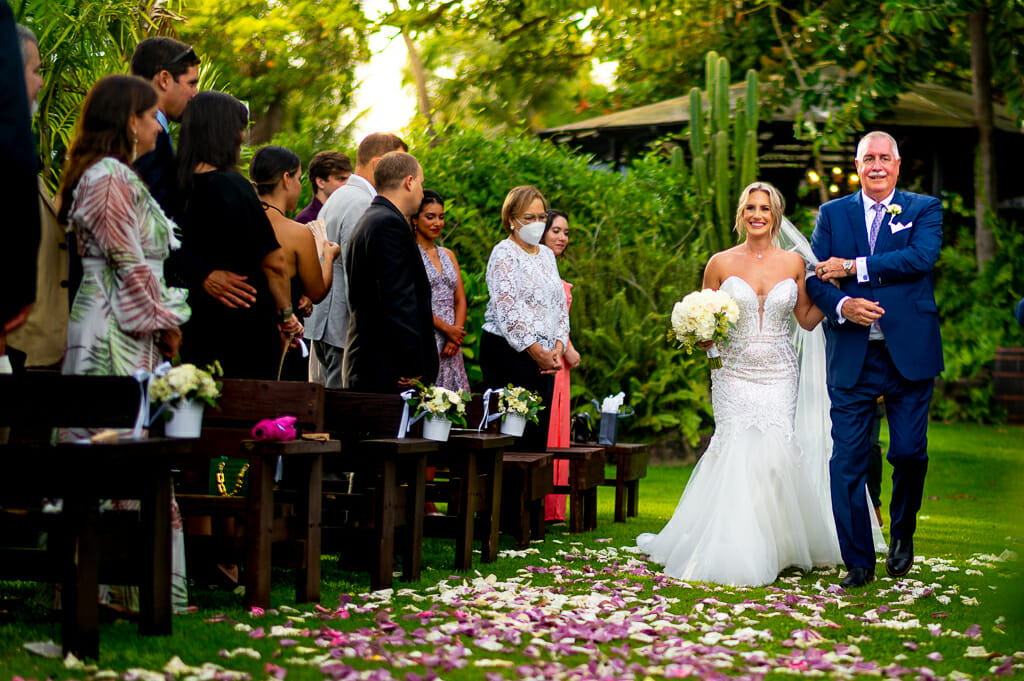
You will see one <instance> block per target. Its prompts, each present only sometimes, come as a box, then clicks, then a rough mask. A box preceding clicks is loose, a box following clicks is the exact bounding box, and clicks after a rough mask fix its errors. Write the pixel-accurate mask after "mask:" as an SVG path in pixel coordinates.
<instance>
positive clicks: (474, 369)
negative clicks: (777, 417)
mask: <svg viewBox="0 0 1024 681" xmlns="http://www.w3.org/2000/svg"><path fill="white" fill-rule="evenodd" d="M412 147H413V148H412V153H413V154H415V155H416V156H417V158H419V160H420V162H421V163H422V164H423V168H424V173H425V176H426V181H425V184H426V186H427V187H429V188H432V189H435V190H437V191H438V192H440V193H441V195H442V196H443V197H445V200H446V204H445V214H446V222H447V224H446V228H445V233H444V234H443V237H442V238H443V241H444V243H445V245H446V246H448V247H449V248H451V249H452V250H453V251H454V252H455V254H456V256H457V257H458V259H459V263H460V265H461V267H462V270H463V280H464V283H465V285H466V292H467V296H468V298H469V301H470V311H469V325H470V329H469V333H468V334H467V337H466V342H465V345H464V347H463V351H464V356H465V359H466V364H467V371H468V372H469V376H470V380H471V381H472V382H474V384H477V385H478V384H479V381H480V378H481V376H480V371H479V367H478V365H477V358H478V351H479V336H480V327H481V325H482V324H483V316H484V310H485V308H486V305H487V291H486V283H485V281H484V275H485V271H486V268H487V259H488V257H489V256H490V251H491V249H492V248H493V246H494V245H495V244H496V243H498V241H500V240H501V239H503V238H505V237H506V234H505V232H504V231H503V230H502V228H501V220H500V216H501V204H502V202H503V201H504V199H505V195H506V194H507V193H508V191H509V190H510V189H511V188H512V187H515V186H517V185H521V184H533V185H536V186H537V187H538V188H539V189H540V190H541V191H542V192H543V193H544V195H545V197H547V199H548V201H549V203H550V205H551V207H552V208H559V209H561V210H565V211H566V212H567V213H568V214H569V224H570V230H571V234H572V240H571V243H570V246H569V249H568V251H567V254H566V256H565V257H564V259H563V260H562V261H561V262H560V263H559V268H560V270H561V273H562V276H563V277H564V278H565V279H566V280H567V281H570V282H573V283H574V284H575V287H574V288H573V291H572V294H573V303H572V309H571V313H570V316H571V321H572V329H573V330H572V334H571V337H572V339H573V343H574V345H576V347H577V349H578V350H579V351H580V354H581V356H582V358H583V363H582V365H581V366H580V368H579V369H578V370H576V371H574V372H573V386H572V397H573V402H574V408H575V409H579V408H581V407H582V408H586V409H590V410H591V411H593V408H592V407H590V406H589V400H590V399H593V398H596V399H599V400H600V399H601V398H602V397H604V396H605V395H610V394H614V393H617V392H618V391H619V390H624V391H625V392H626V394H627V400H626V403H627V404H629V405H631V406H633V407H634V408H635V410H636V416H635V418H633V419H628V420H625V421H623V422H622V424H621V428H622V431H621V432H623V434H624V436H625V437H631V438H635V439H647V440H652V439H661V440H666V439H667V440H674V441H675V442H676V443H677V444H679V445H682V446H683V447H686V446H687V445H689V446H694V445H696V444H697V442H698V441H699V439H700V435H701V431H702V430H706V429H707V428H708V427H709V426H710V424H711V418H710V414H711V406H710V401H709V399H708V393H709V381H708V375H707V368H706V364H707V363H706V360H705V358H704V356H703V354H700V355H694V356H693V357H689V356H687V355H685V354H682V353H681V352H680V351H678V350H675V349H674V348H672V347H671V346H669V344H668V343H667V342H666V341H665V331H666V329H667V328H668V315H669V313H670V312H671V309H672V305H673V303H674V302H675V301H677V300H679V299H680V298H682V296H683V295H685V294H686V293H688V292H690V291H692V290H693V289H695V288H699V286H700V283H701V280H700V277H701V271H702V268H703V265H704V263H705V262H706V260H707V257H708V253H707V252H706V251H704V250H702V249H703V246H701V239H700V237H701V234H700V232H701V229H700V228H701V225H700V224H699V223H700V217H699V216H700V215H702V214H703V210H702V207H701V206H700V205H699V204H698V203H697V200H696V199H695V198H694V197H695V192H693V191H692V188H691V187H690V186H689V184H687V183H686V181H685V180H683V179H681V178H680V176H679V175H678V174H677V173H675V172H673V171H672V169H671V167H670V165H669V163H668V162H667V161H666V160H665V159H664V158H662V157H660V156H658V155H654V154H652V155H648V156H646V157H644V158H642V159H639V160H637V161H635V162H634V163H633V164H632V165H631V166H630V167H629V169H628V170H627V172H625V173H616V172H609V171H607V170H602V169H598V168H593V167H591V165H590V164H591V159H589V158H588V157H584V156H580V155H577V154H574V153H572V152H571V151H569V150H567V149H564V148H561V147H558V146H555V145H554V144H551V143H550V142H546V141H539V140H536V139H533V138H525V137H524V138H497V139H496V138H492V137H488V136H487V135H486V134H484V133H483V132H481V131H478V130H473V129H461V130H449V131H447V132H446V133H445V134H443V135H441V136H440V138H439V139H438V140H437V141H436V142H435V143H434V144H433V145H432V146H431V145H427V144H426V143H425V142H424V141H422V140H419V139H416V138H413V139H412ZM491 387H493V386H491Z"/></svg>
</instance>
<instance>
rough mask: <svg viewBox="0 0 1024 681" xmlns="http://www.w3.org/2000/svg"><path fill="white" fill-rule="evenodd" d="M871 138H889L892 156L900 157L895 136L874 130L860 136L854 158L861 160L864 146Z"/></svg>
mask: <svg viewBox="0 0 1024 681" xmlns="http://www.w3.org/2000/svg"><path fill="white" fill-rule="evenodd" d="M873 139H884V140H889V144H891V145H892V157H893V158H899V157H900V147H899V145H898V144H896V138H894V137H893V136H892V135H890V134H889V133H887V132H882V131H881V130H874V131H872V132H869V133H868V134H866V135H864V136H863V137H861V138H860V142H858V143H857V155H856V156H855V157H854V158H856V159H857V160H858V161H859V160H861V159H862V158H863V157H864V148H865V147H866V146H868V142H869V141H871V140H873Z"/></svg>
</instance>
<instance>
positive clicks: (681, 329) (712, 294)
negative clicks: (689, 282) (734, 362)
mask: <svg viewBox="0 0 1024 681" xmlns="http://www.w3.org/2000/svg"><path fill="white" fill-rule="evenodd" d="M739 316H740V309H739V307H738V306H737V305H736V301H735V300H733V299H732V296H730V295H729V294H728V293H726V292H725V291H713V290H711V289H709V288H706V289H704V290H703V291H694V292H693V293H690V294H688V295H687V296H686V297H685V298H683V299H682V300H680V301H679V302H678V303H676V304H675V305H674V306H673V307H672V329H671V330H670V331H669V333H668V336H669V340H670V341H675V342H676V343H678V344H679V347H681V348H684V349H685V350H686V354H691V353H692V352H693V349H694V348H695V347H697V345H698V344H700V343H707V342H708V341H711V342H714V343H718V342H728V339H729V329H731V328H732V327H733V326H735V325H736V320H737V319H739ZM707 352H708V362H709V363H710V364H711V368H712V369H720V368H721V367H722V358H721V357H720V356H719V354H718V350H717V349H716V348H711V349H710V350H708V351H707Z"/></svg>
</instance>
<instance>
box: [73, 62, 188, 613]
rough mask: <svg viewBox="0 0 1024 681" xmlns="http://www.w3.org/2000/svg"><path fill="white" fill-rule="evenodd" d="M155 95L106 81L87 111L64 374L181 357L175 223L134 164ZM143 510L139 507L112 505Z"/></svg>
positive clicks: (151, 128) (177, 604)
mask: <svg viewBox="0 0 1024 681" xmlns="http://www.w3.org/2000/svg"><path fill="white" fill-rule="evenodd" d="M156 101H157V98H156V92H155V91H154V90H153V88H152V86H151V85H150V84H149V83H147V82H146V81H144V80H142V79H140V78H134V77H131V76H121V75H116V76H107V77H106V78H103V79H101V80H100V81H99V82H97V83H96V85H95V86H93V88H92V90H91V91H90V92H89V95H88V97H86V100H85V104H84V105H83V107H82V115H81V117H80V119H79V123H78V134H77V136H76V138H75V140H74V142H73V143H72V144H71V150H70V151H69V153H68V160H67V163H66V165H65V167H64V173H63V176H62V184H61V190H60V196H61V219H62V221H63V222H67V223H69V225H70V229H73V230H74V232H75V236H76V237H77V238H78V253H79V255H80V256H81V257H82V269H83V278H82V283H81V286H80V287H79V288H78V292H77V294H76V295H75V300H74V303H73V304H72V306H71V319H70V323H69V325H68V338H67V348H66V351H65V358H64V367H63V373H64V374H91V375H100V376H128V375H131V374H132V373H134V372H135V370H137V369H144V370H146V371H151V370H152V369H154V368H155V367H156V365H157V364H158V363H159V362H160V361H161V359H162V358H163V357H172V356H174V355H176V354H177V352H178V348H179V346H180V344H181V332H180V331H179V330H178V327H179V326H180V325H181V324H183V323H184V322H185V321H187V320H188V318H189V307H188V304H187V303H186V302H185V292H184V291H183V290H181V289H173V288H168V287H167V285H166V284H165V283H164V278H163V262H164V259H165V258H166V257H167V256H168V254H169V253H170V250H171V249H172V248H177V246H178V242H177V239H175V237H174V233H173V231H172V227H173V223H172V222H171V221H170V219H168V218H167V216H166V215H164V213H163V211H162V210H161V209H160V206H159V204H157V202H156V200H155V199H154V198H153V197H152V195H150V193H149V190H148V189H147V188H146V185H145V184H144V183H143V182H142V180H141V179H140V178H139V176H138V175H137V174H136V172H135V171H134V170H133V169H132V167H131V166H130V165H129V164H130V163H131V162H132V161H134V160H135V159H136V158H137V157H139V156H141V155H142V154H145V153H146V152H148V151H151V150H152V149H153V148H154V147H155V146H156V137H157V134H158V133H159V132H160V130H161V126H160V122H159V121H158V120H157V117H156V111H157V109H156ZM108 503H111V504H113V505H114V506H115V507H116V508H117V509H119V510H135V509H137V508H138V502H137V501H115V502H108ZM171 503H172V506H173V508H172V518H171V524H172V537H171V541H172V560H173V563H172V589H171V591H172V605H173V606H174V609H175V610H176V611H181V610H184V609H185V608H187V607H188V594H187V590H186V587H185V562H184V557H185V552H184V537H183V535H182V524H181V515H180V513H179V512H178V507H177V504H176V503H175V502H174V501H173V498H172V502H171ZM101 599H102V600H103V602H105V603H107V604H109V605H111V606H114V607H120V608H123V609H126V610H134V611H137V610H138V589H137V588H135V587H110V588H105V589H104V591H103V593H102V594H101Z"/></svg>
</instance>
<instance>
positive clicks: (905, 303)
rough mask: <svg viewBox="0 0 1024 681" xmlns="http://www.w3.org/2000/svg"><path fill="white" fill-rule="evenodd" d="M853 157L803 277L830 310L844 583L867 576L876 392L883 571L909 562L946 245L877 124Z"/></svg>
mask: <svg viewBox="0 0 1024 681" xmlns="http://www.w3.org/2000/svg"><path fill="white" fill-rule="evenodd" d="M856 163H857V174H858V176H859V177H860V185H861V191H860V192H858V193H857V194H853V195H851V196H846V197H843V198H841V199H837V200H835V201H830V202H829V203H826V204H825V205H824V206H822V207H821V211H820V212H819V214H818V220H817V223H816V224H815V227H814V235H813V236H812V237H811V248H812V250H813V251H814V254H815V256H817V258H818V259H819V261H820V262H819V263H818V265H816V266H815V268H814V272H813V275H815V276H812V273H810V272H808V279H807V292H808V293H809V294H810V296H811V299H812V300H813V301H814V303H815V304H816V305H817V306H818V307H819V308H820V309H821V310H822V311H823V312H824V313H825V315H826V321H825V337H826V346H827V349H826V353H827V367H828V388H829V397H830V398H831V400H832V410H831V415H832V439H833V442H834V444H833V450H832V459H831V461H830V465H829V467H830V471H831V480H832V510H833V515H834V516H835V521H836V529H837V530H838V533H839V544H840V548H841V549H842V554H843V561H844V562H845V563H846V567H847V575H846V577H844V579H843V580H842V582H841V585H842V586H843V587H844V588H856V587H861V586H864V585H865V584H867V583H868V582H870V581H872V580H873V579H874V578H875V552H874V547H873V544H872V541H871V525H870V518H869V515H868V514H869V513H870V512H871V511H870V509H868V506H867V497H866V496H865V494H864V482H865V477H866V474H867V465H868V447H869V444H870V443H869V436H870V428H871V418H872V414H873V413H874V410H875V402H876V400H877V398H878V397H879V396H880V395H881V396H884V397H885V408H886V415H887V417H888V420H889V440H890V442H889V452H888V457H887V458H888V459H889V461H890V462H891V463H892V465H893V474H892V480H893V491H892V501H891V504H890V507H889V510H890V535H891V543H890V545H889V553H888V556H887V558H886V562H885V567H886V570H887V571H888V573H889V574H890V575H892V576H896V577H899V576H902V575H905V574H906V573H907V572H909V571H910V568H911V566H912V565H913V562H914V541H913V538H914V530H915V529H916V526H917V512H918V510H919V509H920V507H921V497H922V494H923V490H924V478H925V472H926V471H927V469H928V407H929V404H930V402H931V397H932V389H933V388H934V384H935V377H936V376H937V375H938V374H939V373H940V372H941V371H942V368H943V362H942V339H941V338H940V336H939V316H938V308H937V307H936V305H935V295H934V292H933V272H932V270H933V268H934V266H935V261H936V260H937V259H938V257H939V250H940V248H941V246H942V205H941V204H940V203H939V201H938V200H937V199H935V198H932V197H929V196H922V195H920V194H912V193H910V192H903V191H897V190H896V180H897V178H898V177H899V170H900V152H899V148H898V147H897V145H896V140H894V139H893V138H892V137H891V136H890V135H888V134H886V133H884V132H871V133H868V134H867V135H865V136H864V138H863V139H861V141H860V143H859V144H858V145H857V157H856ZM833 284H835V285H833Z"/></svg>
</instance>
